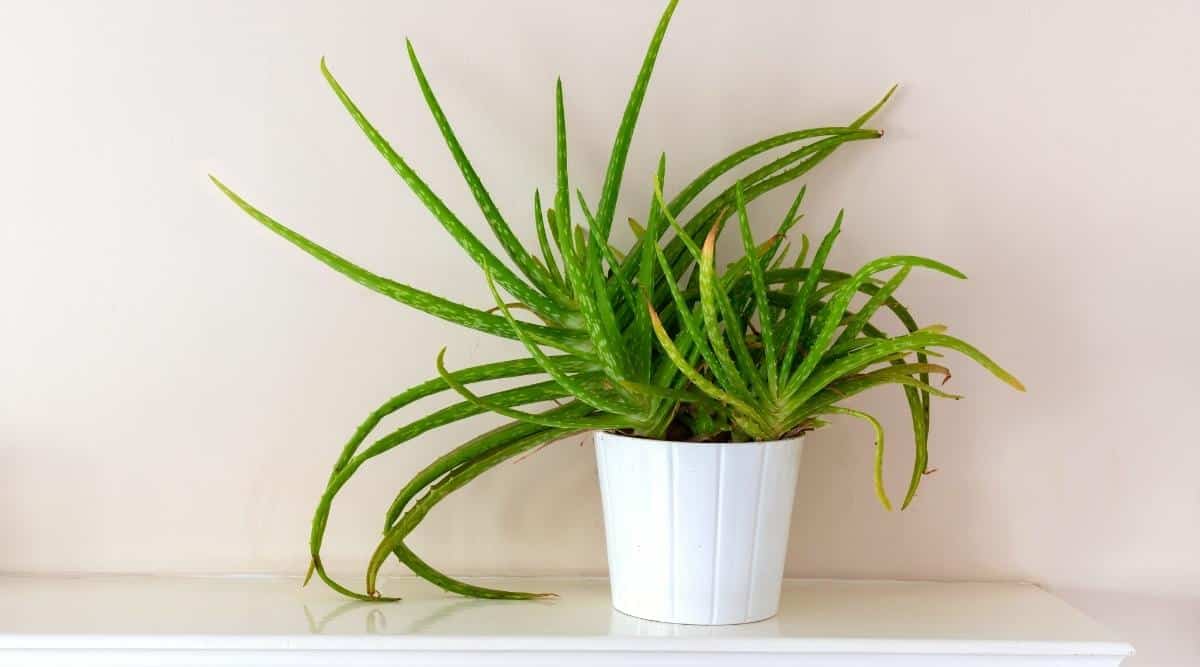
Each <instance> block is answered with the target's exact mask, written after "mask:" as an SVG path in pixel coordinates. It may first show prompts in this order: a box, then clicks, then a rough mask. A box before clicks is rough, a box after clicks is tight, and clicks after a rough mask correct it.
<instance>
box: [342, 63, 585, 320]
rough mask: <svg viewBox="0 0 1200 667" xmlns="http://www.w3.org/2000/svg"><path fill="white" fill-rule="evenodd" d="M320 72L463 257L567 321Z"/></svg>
mask: <svg viewBox="0 0 1200 667" xmlns="http://www.w3.org/2000/svg"><path fill="white" fill-rule="evenodd" d="M321 73H322V74H324V75H325V80H326V81H327V82H328V83H329V86H330V88H332V89H333V92H334V93H335V94H336V95H337V97H338V99H339V100H341V102H342V106H344V107H346V111H348V112H349V113H350V116H351V117H352V118H353V119H354V122H355V123H357V124H358V126H359V128H360V129H361V130H362V131H363V134H365V135H366V137H367V139H368V140H370V142H371V144H372V145H373V146H375V149H376V150H377V151H379V154H380V155H382V156H383V158H384V159H385V160H387V162H388V164H389V165H391V167H392V170H393V171H395V172H396V173H397V174H398V175H399V176H400V178H401V179H403V180H404V182H405V183H406V184H407V185H408V187H409V189H411V190H412V191H413V194H415V195H416V196H417V199H420V200H421V203H422V204H424V205H425V208H427V209H429V212H430V213H432V214H433V217H434V218H436V219H437V221H438V222H439V223H441V225H442V227H443V228H445V230H446V232H447V233H449V234H450V236H451V237H453V238H454V240H455V241H457V242H458V244H459V246H461V247H462V249H463V250H465V251H466V253H467V255H469V256H470V257H471V259H472V260H474V262H475V263H476V264H478V265H479V266H480V268H483V269H486V270H488V271H491V272H492V273H494V274H495V276H496V281H497V282H499V283H500V284H501V285H504V289H506V290H508V291H509V292H510V293H511V294H512V295H513V296H515V297H517V299H518V300H520V301H522V302H524V303H527V304H529V306H530V307H531V308H533V309H534V310H536V311H537V312H538V313H540V314H541V315H542V316H544V317H546V318H547V319H552V320H556V321H560V322H566V321H569V320H570V315H571V313H570V311H568V310H566V309H565V308H564V307H563V306H562V305H561V304H559V303H557V302H555V301H554V300H553V299H550V298H548V297H546V296H545V295H543V294H542V293H541V292H538V291H537V290H536V289H534V288H533V287H531V286H529V284H527V283H526V282H525V281H523V280H521V279H520V278H518V277H517V275H516V274H514V273H513V272H512V270H511V269H509V268H508V266H506V265H505V264H504V263H503V262H501V261H500V259H499V258H498V257H496V255H495V254H493V253H492V251H491V250H488V248H487V246H485V245H484V244H483V243H482V242H481V241H480V240H479V239H478V238H477V237H476V236H475V235H474V234H472V233H471V231H470V230H469V229H467V227H466V226H465V225H463V223H462V221H460V220H459V219H458V217H457V216H456V215H454V213H453V212H452V211H451V210H450V209H449V208H447V206H446V204H445V203H444V202H442V200H441V199H440V198H438V196H437V195H436V194H434V192H433V190H431V189H430V188H429V186H428V185H426V184H425V181H423V180H421V178H420V177H419V176H417V173H416V172H415V171H413V170H412V168H411V167H409V166H408V163H406V162H405V161H404V159H403V158H401V157H400V155H399V154H398V153H396V151H395V150H393V149H392V147H391V145H390V144H389V143H388V142H387V140H386V139H384V138H383V135H381V134H380V133H379V131H378V130H376V129H375V127H374V126H373V125H371V123H370V121H368V120H367V118H366V116H364V115H363V114H362V112H361V111H359V109H358V107H357V106H356V105H355V104H354V101H353V100H351V99H350V96H349V95H347V94H346V91H345V90H343V89H342V86H341V84H339V83H338V82H337V79H334V78H333V74H331V73H330V71H329V69H328V68H327V67H326V66H325V60H324V59H322V60H321Z"/></svg>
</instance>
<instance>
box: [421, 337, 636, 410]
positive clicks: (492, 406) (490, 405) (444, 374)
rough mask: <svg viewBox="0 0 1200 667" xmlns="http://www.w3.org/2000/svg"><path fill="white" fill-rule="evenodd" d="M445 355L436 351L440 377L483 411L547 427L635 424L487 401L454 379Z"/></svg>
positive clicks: (442, 351)
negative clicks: (567, 415) (528, 410)
mask: <svg viewBox="0 0 1200 667" xmlns="http://www.w3.org/2000/svg"><path fill="white" fill-rule="evenodd" d="M445 357H446V348H444V347H443V348H442V350H441V352H438V356H437V370H438V375H439V376H441V378H442V379H443V380H445V381H446V384H448V385H450V388H451V389H453V390H454V391H456V392H458V394H459V395H460V396H462V397H463V398H465V399H466V400H467V402H468V403H470V404H472V405H474V406H476V407H478V408H480V409H482V410H484V411H487V412H494V413H496V414H498V415H501V416H503V417H508V418H509V419H516V420H517V421H523V422H527V423H530V424H537V425H538V426H546V427H549V428H561V429H579V430H584V429H596V430H602V429H617V428H626V427H629V426H634V425H635V424H633V423H631V420H630V419H629V418H627V417H622V416H619V415H604V416H600V417H583V418H571V417H559V416H557V415H553V414H536V413H532V412H522V411H520V410H513V409H511V408H508V407H505V406H504V405H501V404H499V403H497V402H494V401H489V400H487V399H485V398H480V397H479V396H477V395H475V394H474V393H472V392H471V390H470V389H467V387H466V385H464V384H463V383H461V382H459V381H457V380H455V379H454V375H453V374H452V373H450V372H449V371H447V370H446V364H445Z"/></svg>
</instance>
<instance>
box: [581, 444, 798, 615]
mask: <svg viewBox="0 0 1200 667" xmlns="http://www.w3.org/2000/svg"><path fill="white" fill-rule="evenodd" d="M803 440H804V439H803V438H796V439H792V440H778V441H773V442H744V443H690V442H667V441H662V440H645V439H641V438H631V437H627V436H622V435H615V434H612V433H603V432H600V433H596V463H597V467H598V469H599V473H600V494H601V497H602V498H603V501H604V531H605V535H606V537H607V541H608V571H609V580H610V582H611V586H612V603H613V607H615V608H616V609H617V611H620V612H622V613H625V614H629V615H630V616H636V617H638V618H645V619H649V620H653V621H664V622H668V623H688V624H695V625H724V624H731V623H749V622H751V621H760V620H763V619H765V618H770V617H771V616H774V615H775V613H776V612H777V611H778V609H779V593H780V587H781V585H782V583H783V562H784V557H785V554H786V552H787V539H788V527H789V526H790V524H791V515H792V500H793V497H794V496H795V491H796V475H797V472H798V471H799V467H800V450H801V445H802V443H803Z"/></svg>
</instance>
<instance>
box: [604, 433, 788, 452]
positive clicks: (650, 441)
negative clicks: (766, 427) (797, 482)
mask: <svg viewBox="0 0 1200 667" xmlns="http://www.w3.org/2000/svg"><path fill="white" fill-rule="evenodd" d="M592 434H593V435H605V436H607V437H610V438H622V439H625V440H636V441H638V442H640V443H643V444H646V445H688V446H698V447H730V448H733V447H755V446H763V445H786V444H791V443H797V444H799V443H801V442H804V437H805V436H806V435H807V434H806V433H802V434H800V435H798V436H796V437H794V438H781V439H779V440H747V441H746V442H690V441H688V440H658V439H655V438H643V437H641V436H637V435H625V434H623V433H613V432H612V431H592Z"/></svg>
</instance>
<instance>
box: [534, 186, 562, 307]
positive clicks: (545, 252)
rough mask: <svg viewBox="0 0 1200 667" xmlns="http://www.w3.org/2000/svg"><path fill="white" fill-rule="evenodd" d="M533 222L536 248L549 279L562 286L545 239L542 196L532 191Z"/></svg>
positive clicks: (556, 263)
mask: <svg viewBox="0 0 1200 667" xmlns="http://www.w3.org/2000/svg"><path fill="white" fill-rule="evenodd" d="M533 221H534V224H535V225H536V226H537V237H538V246H540V247H541V250H542V257H543V258H544V259H545V262H546V269H547V271H548V272H549V273H550V278H551V279H552V280H553V281H554V282H555V283H558V284H559V285H562V284H563V275H562V274H561V273H560V272H559V270H558V262H556V261H554V251H553V250H551V249H550V240H549V239H548V238H547V237H546V222H545V220H543V218H542V196H541V194H540V193H539V192H538V191H537V190H534V191H533Z"/></svg>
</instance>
